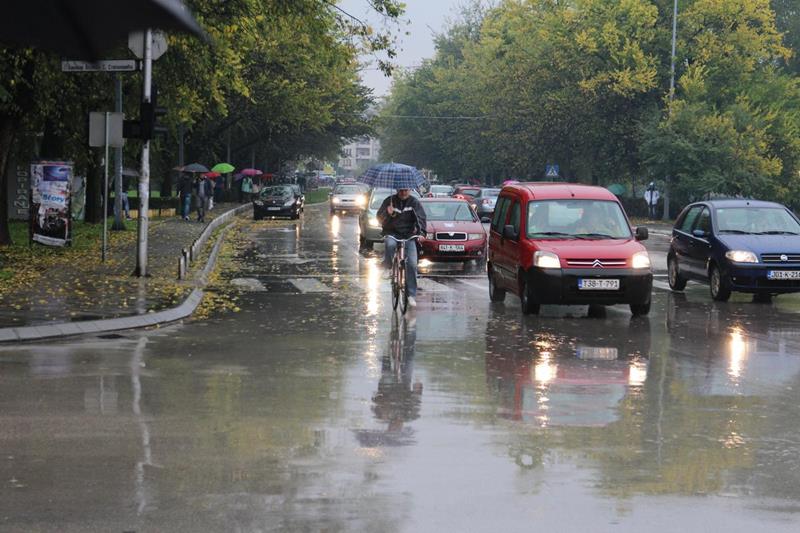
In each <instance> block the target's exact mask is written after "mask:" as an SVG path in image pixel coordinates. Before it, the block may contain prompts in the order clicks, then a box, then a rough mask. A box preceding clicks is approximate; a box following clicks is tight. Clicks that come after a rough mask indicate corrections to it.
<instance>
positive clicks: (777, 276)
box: [667, 199, 800, 302]
mask: <svg viewBox="0 0 800 533" xmlns="http://www.w3.org/2000/svg"><path fill="white" fill-rule="evenodd" d="M667 269H668V273H669V276H668V280H669V286H670V287H671V288H672V289H673V290H676V291H681V290H683V289H684V287H685V286H686V282H687V280H690V279H693V280H698V281H703V282H707V283H708V284H709V287H710V290H711V297H712V298H713V299H714V300H717V301H721V302H724V301H727V300H728V298H730V296H731V292H734V291H736V292H746V293H752V294H754V295H755V296H756V299H760V300H769V299H770V298H771V297H772V295H775V294H781V293H791V292H800V222H799V221H798V219H797V217H796V216H795V215H794V214H793V213H792V212H791V211H790V210H789V209H787V208H786V207H785V206H783V205H781V204H776V203H772V202H761V201H757V200H739V199H736V200H712V201H708V202H697V203H694V204H690V205H688V206H687V207H686V208H685V209H684V210H683V211H682V212H681V214H680V215H679V216H678V219H677V221H676V222H675V227H674V228H673V229H672V241H671V243H670V248H669V253H668V254H667Z"/></svg>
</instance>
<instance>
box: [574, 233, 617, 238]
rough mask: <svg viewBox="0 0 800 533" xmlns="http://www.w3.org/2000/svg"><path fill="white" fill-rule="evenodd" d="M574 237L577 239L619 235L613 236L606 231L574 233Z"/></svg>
mask: <svg viewBox="0 0 800 533" xmlns="http://www.w3.org/2000/svg"><path fill="white" fill-rule="evenodd" d="M575 237H576V238H578V239H619V238H621V237H615V236H613V235H608V234H606V233H576V234H575Z"/></svg>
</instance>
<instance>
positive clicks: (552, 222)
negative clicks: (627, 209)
mask: <svg viewBox="0 0 800 533" xmlns="http://www.w3.org/2000/svg"><path fill="white" fill-rule="evenodd" d="M527 228H528V230H527V231H528V237H530V238H533V239H629V238H631V230H630V226H629V225H628V221H627V219H626V218H625V214H624V213H623V212H622V208H621V207H620V206H619V204H618V203H617V202H612V201H609V200H535V201H532V202H529V203H528V224H527Z"/></svg>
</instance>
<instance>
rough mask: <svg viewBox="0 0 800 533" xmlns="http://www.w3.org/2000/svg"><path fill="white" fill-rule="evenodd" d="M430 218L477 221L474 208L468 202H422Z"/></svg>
mask: <svg viewBox="0 0 800 533" xmlns="http://www.w3.org/2000/svg"><path fill="white" fill-rule="evenodd" d="M422 207H423V208H424V209H425V214H426V215H427V217H428V220H453V221H456V222H476V221H477V220H478V219H477V218H476V217H475V213H473V211H472V208H471V207H470V206H469V204H468V203H466V202H422Z"/></svg>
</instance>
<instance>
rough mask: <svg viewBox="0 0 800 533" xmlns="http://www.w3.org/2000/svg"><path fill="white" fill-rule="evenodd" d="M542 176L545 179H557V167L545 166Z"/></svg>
mask: <svg viewBox="0 0 800 533" xmlns="http://www.w3.org/2000/svg"><path fill="white" fill-rule="evenodd" d="M544 176H545V177H546V178H557V177H558V165H546V166H545V171H544Z"/></svg>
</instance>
